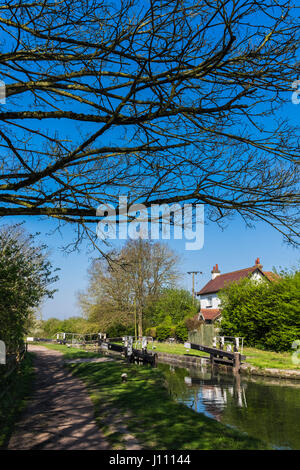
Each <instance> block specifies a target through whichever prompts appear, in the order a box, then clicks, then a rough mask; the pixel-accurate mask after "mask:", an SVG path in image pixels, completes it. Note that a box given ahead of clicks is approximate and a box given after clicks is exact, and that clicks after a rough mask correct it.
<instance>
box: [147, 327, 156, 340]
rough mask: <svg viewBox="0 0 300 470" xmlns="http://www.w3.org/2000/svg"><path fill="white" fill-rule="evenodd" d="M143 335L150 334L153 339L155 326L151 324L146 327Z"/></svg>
mask: <svg viewBox="0 0 300 470" xmlns="http://www.w3.org/2000/svg"><path fill="white" fill-rule="evenodd" d="M145 335H146V336H152V338H154V339H155V338H156V326H153V327H152V328H146V330H145Z"/></svg>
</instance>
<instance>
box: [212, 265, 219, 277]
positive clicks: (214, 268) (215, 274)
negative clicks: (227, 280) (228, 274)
mask: <svg viewBox="0 0 300 470" xmlns="http://www.w3.org/2000/svg"><path fill="white" fill-rule="evenodd" d="M217 276H220V270H219V267H218V265H217V264H216V265H215V266H214V267H213V269H212V272H211V278H212V279H215V278H216V277H217Z"/></svg>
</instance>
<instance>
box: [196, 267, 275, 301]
mask: <svg viewBox="0 0 300 470" xmlns="http://www.w3.org/2000/svg"><path fill="white" fill-rule="evenodd" d="M256 270H258V271H259V272H261V273H262V274H263V275H264V276H265V277H266V278H267V279H268V280H269V281H275V279H276V278H277V277H278V276H276V274H274V273H272V272H271V271H262V270H261V269H259V268H258V267H257V266H252V267H251V268H245V269H239V270H238V271H232V272H231V273H225V274H220V275H219V276H217V277H215V279H211V280H210V281H208V283H207V284H205V286H204V287H203V288H202V289H201V290H200V292H197V295H202V294H212V293H213V292H218V291H219V290H220V289H223V287H226V285H228V284H230V283H231V282H234V281H239V280H240V279H243V278H245V277H247V276H249V274H253V273H254V271H256Z"/></svg>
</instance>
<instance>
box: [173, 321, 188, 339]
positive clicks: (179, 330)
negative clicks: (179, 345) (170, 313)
mask: <svg viewBox="0 0 300 470" xmlns="http://www.w3.org/2000/svg"><path fill="white" fill-rule="evenodd" d="M175 336H176V339H177V340H179V341H181V342H183V343H184V342H185V341H187V340H188V329H187V326H186V322H185V321H181V322H179V323H178V325H176V328H175Z"/></svg>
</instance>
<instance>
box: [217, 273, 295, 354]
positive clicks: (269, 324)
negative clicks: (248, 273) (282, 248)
mask: <svg viewBox="0 0 300 470" xmlns="http://www.w3.org/2000/svg"><path fill="white" fill-rule="evenodd" d="M219 295H220V298H221V301H222V304H221V308H222V322H221V329H222V334H224V335H227V336H243V337H244V338H245V343H246V344H247V345H248V346H259V347H262V348H264V349H269V350H272V351H288V350H290V349H291V346H292V343H293V341H295V340H297V339H299V338H300V272H299V271H298V272H295V273H293V274H290V273H282V274H281V277H278V279H277V280H275V281H273V282H271V283H270V282H267V281H266V282H259V283H258V282H253V281H252V280H250V279H244V280H242V281H241V282H239V283H232V284H231V285H229V286H228V287H226V288H225V289H223V291H222V292H221V293H220V294H219Z"/></svg>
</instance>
